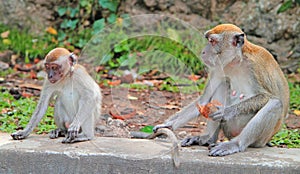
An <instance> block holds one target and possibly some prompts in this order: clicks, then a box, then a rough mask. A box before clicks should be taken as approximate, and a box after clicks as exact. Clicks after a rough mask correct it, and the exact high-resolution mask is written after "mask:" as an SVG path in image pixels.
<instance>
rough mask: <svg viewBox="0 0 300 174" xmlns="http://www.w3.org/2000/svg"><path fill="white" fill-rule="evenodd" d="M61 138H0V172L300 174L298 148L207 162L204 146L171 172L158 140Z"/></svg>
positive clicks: (186, 151) (188, 151) (187, 153)
mask: <svg viewBox="0 0 300 174" xmlns="http://www.w3.org/2000/svg"><path fill="white" fill-rule="evenodd" d="M61 141H62V138H60V139H54V140H53V139H49V138H48V137H47V136H37V135H30V136H29V137H28V138H27V139H25V140H22V141H15V140H12V139H11V137H10V135H9V134H1V133H0V173H1V174H2V173H17V174H21V173H89V174H90V173H101V174H102V173H112V174H114V173H126V174H127V173H128V174H131V173H138V174H143V173H164V174H166V173H198V174H202V173H209V174H215V173H222V174H223V173H228V174H233V173H243V174H245V173H272V174H273V173H291V174H297V173H299V174H300V149H283V148H267V147H266V148H258V149H255V148H249V149H247V151H246V152H243V153H238V154H234V155H230V156H226V157H209V156H207V153H208V150H207V148H205V147H199V146H193V147H189V148H181V149H180V161H181V164H180V166H179V168H175V167H174V165H173V161H172V159H171V154H170V147H171V146H170V143H167V142H162V141H161V140H138V139H121V138H105V137H101V138H96V139H95V140H93V141H89V142H82V143H75V144H62V143H61Z"/></svg>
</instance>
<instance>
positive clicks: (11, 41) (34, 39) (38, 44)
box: [0, 23, 56, 63]
mask: <svg viewBox="0 0 300 174" xmlns="http://www.w3.org/2000/svg"><path fill="white" fill-rule="evenodd" d="M6 31H9V35H8V37H7V38H1V37H0V51H3V50H12V51H13V52H14V53H16V54H19V55H21V56H22V57H24V61H25V62H26V63H28V62H29V59H34V58H36V57H43V56H44V55H45V54H46V53H47V52H48V51H50V50H51V49H53V48H54V47H55V46H56V44H55V43H53V42H52V36H51V35H50V34H47V33H45V35H44V36H42V37H41V36H35V35H32V34H30V33H29V32H28V31H26V30H19V29H16V28H8V27H7V26H5V25H3V24H1V23H0V33H3V32H6Z"/></svg>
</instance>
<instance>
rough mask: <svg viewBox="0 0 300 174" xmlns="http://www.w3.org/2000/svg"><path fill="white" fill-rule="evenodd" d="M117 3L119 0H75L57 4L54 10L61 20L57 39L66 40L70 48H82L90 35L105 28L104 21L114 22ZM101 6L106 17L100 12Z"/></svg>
mask: <svg viewBox="0 0 300 174" xmlns="http://www.w3.org/2000/svg"><path fill="white" fill-rule="evenodd" d="M119 3H120V1H119V0H98V1H94V0H77V1H74V2H72V3H71V2H68V3H66V4H65V5H63V6H59V7H58V8H57V9H56V12H57V14H58V18H60V19H61V21H62V22H61V23H60V24H59V27H58V41H60V42H63V41H64V42H65V43H66V42H67V43H68V44H67V47H68V49H70V50H73V49H74V48H75V47H77V48H83V47H84V46H85V44H86V43H87V42H88V41H89V40H90V39H91V37H92V35H94V34H96V33H98V32H100V31H102V30H103V29H104V28H105V26H106V22H108V23H109V24H113V23H115V22H116V20H117V18H118V16H117V14H116V13H117V8H118V6H119ZM101 8H102V9H107V10H108V16H107V17H105V16H106V15H105V16H104V15H103V14H101V11H100V10H99V9H101ZM121 18H122V16H121Z"/></svg>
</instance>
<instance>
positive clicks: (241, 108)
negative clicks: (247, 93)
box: [209, 94, 270, 121]
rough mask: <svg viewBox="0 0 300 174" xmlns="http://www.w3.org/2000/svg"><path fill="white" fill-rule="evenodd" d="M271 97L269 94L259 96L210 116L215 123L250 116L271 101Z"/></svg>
mask: <svg viewBox="0 0 300 174" xmlns="http://www.w3.org/2000/svg"><path fill="white" fill-rule="evenodd" d="M269 99H270V96H269V95H267V94H257V95H255V96H252V97H250V98H248V99H245V100H244V101H241V102H239V103H237V104H234V105H231V106H228V107H225V108H223V109H222V108H221V109H219V110H218V111H216V112H214V113H212V114H210V115H209V117H210V118H212V119H213V120H215V121H220V120H224V121H227V120H230V119H232V118H234V117H236V116H238V115H240V114H248V113H254V112H257V111H259V110H260V109H261V108H262V107H263V106H265V105H266V103H267V102H268V101H269Z"/></svg>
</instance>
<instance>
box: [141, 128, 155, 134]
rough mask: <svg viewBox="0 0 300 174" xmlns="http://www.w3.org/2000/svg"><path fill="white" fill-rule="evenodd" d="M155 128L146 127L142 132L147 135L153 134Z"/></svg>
mask: <svg viewBox="0 0 300 174" xmlns="http://www.w3.org/2000/svg"><path fill="white" fill-rule="evenodd" d="M153 127H154V126H145V127H143V128H141V129H140V131H141V132H145V133H153Z"/></svg>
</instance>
